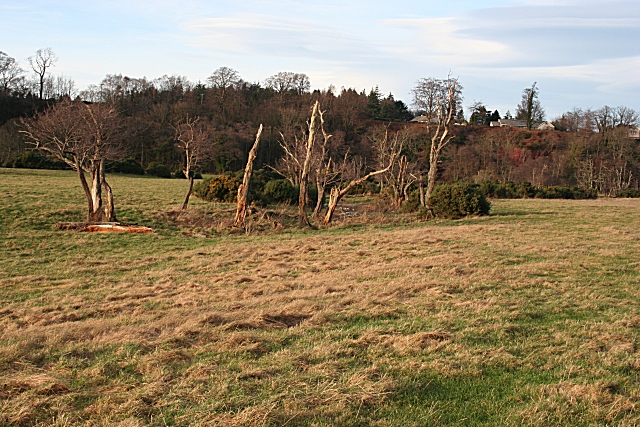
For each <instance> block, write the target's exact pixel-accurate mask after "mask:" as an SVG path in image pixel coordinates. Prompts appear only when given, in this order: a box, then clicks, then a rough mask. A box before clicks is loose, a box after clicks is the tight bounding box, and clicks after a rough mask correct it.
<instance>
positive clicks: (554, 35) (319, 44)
mask: <svg viewBox="0 0 640 427" xmlns="http://www.w3.org/2000/svg"><path fill="white" fill-rule="evenodd" d="M0 17H1V18H0V22H2V25H0V51H3V52H5V53H6V54H7V55H9V56H11V57H14V58H15V59H16V60H17V61H19V63H20V65H21V66H22V67H23V68H25V69H27V68H28V62H27V57H28V56H31V55H33V54H34V53H35V51H36V50H37V49H41V48H47V47H50V48H52V49H53V51H54V52H55V53H56V55H57V56H58V58H59V59H58V61H57V63H56V64H55V67H54V68H53V69H52V73H53V74H54V75H59V74H64V75H65V76H67V77H71V78H73V79H74V80H75V82H76V86H77V87H78V88H79V89H84V88H85V87H86V86H88V85H89V84H99V83H100V81H101V80H102V79H103V78H104V77H105V75H107V74H123V75H127V76H129V77H137V78H139V77H147V78H148V79H154V78H157V77H160V76H162V75H165V74H166V75H181V76H186V77H187V78H188V79H189V80H190V81H192V82H197V81H202V82H205V81H206V79H207V77H208V76H209V75H211V73H212V72H213V71H214V70H216V69H217V68H219V67H221V66H226V67H231V68H233V69H235V70H237V71H238V72H239V74H240V75H241V76H242V78H243V79H244V80H245V81H249V82H263V81H264V80H265V79H266V78H267V77H269V76H271V75H274V74H276V73H278V72H280V71H291V72H297V73H305V74H307V75H308V76H309V79H310V80H311V85H312V88H320V89H324V88H327V87H328V86H329V85H334V86H335V87H336V88H337V89H338V90H339V89H340V88H342V87H345V88H350V87H351V88H355V89H357V90H358V91H361V90H366V91H367V92H368V91H369V90H371V88H373V87H375V86H378V87H379V89H380V91H381V92H382V93H383V94H388V93H393V95H394V96H395V98H396V99H402V100H403V101H405V102H406V103H407V104H411V89H412V88H413V87H414V86H415V84H416V82H417V80H418V79H420V78H426V77H435V78H446V77H447V75H448V74H449V73H451V75H452V76H454V77H458V78H459V80H460V83H461V84H462V86H463V87H464V91H463V96H464V99H465V105H467V106H469V105H471V104H472V103H474V102H476V101H480V102H482V103H484V105H486V106H487V108H488V109H490V110H495V109H498V110H499V112H500V113H502V114H504V113H505V112H506V111H507V110H510V111H511V112H512V113H513V112H514V111H515V108H516V105H517V104H518V103H519V101H520V98H521V94H522V90H523V89H524V88H526V87H530V86H531V85H532V84H533V83H534V82H537V87H538V88H539V91H540V92H539V99H540V102H541V104H542V106H543V107H544V108H545V109H546V112H547V118H548V119H554V118H555V117H557V116H559V115H560V114H562V113H563V112H565V111H568V110H571V109H573V108H574V107H578V108H583V109H586V108H600V107H602V106H603V105H609V106H618V105H625V106H627V107H630V108H634V109H635V110H637V111H640V0H598V1H593V0H579V1H578V0H536V1H532V0H484V1H482V2H478V1H469V0H460V1H456V0H449V1H448V2H445V1H432V0H397V1H388V0H386V1H379V0H368V1H361V0H353V1H348V0H323V1H316V0H306V1H290V0H280V1H276V0H245V1H237V2H232V1H228V0H227V1H221V0H181V1H170V0H128V1H124V0H98V1H96V2H88V1H86V0H82V1H79V0H67V1H55V0H0ZM466 114H467V115H468V112H466Z"/></svg>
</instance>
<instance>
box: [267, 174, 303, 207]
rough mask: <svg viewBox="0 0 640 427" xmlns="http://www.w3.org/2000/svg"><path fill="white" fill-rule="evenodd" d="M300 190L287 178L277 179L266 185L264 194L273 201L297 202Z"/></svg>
mask: <svg viewBox="0 0 640 427" xmlns="http://www.w3.org/2000/svg"><path fill="white" fill-rule="evenodd" d="M299 193H300V190H299V189H298V188H297V187H294V186H293V185H291V183H290V182H289V181H288V180H286V179H275V180H273V181H269V182H267V183H266V184H265V186H264V192H263V194H264V195H265V196H266V197H267V198H268V200H269V201H271V202H272V203H296V202H297V201H298V195H299Z"/></svg>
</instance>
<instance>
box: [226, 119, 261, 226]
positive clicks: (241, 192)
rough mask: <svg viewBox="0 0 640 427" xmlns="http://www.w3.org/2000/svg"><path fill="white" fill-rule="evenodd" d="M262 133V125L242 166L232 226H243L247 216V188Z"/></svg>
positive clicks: (249, 185)
mask: <svg viewBox="0 0 640 427" xmlns="http://www.w3.org/2000/svg"><path fill="white" fill-rule="evenodd" d="M261 135H262V125H260V127H259V128H258V133H257V134H256V141H255V142H254V143H253V147H251V150H250V151H249V157H248V159H247V165H246V167H245V168H244V177H243V178H242V184H240V187H238V206H237V209H236V217H235V220H234V221H233V226H234V227H244V226H245V220H246V218H247V199H248V197H249V190H250V189H251V175H252V174H253V161H254V160H255V159H256V156H257V154H258V146H259V144H260V136H261Z"/></svg>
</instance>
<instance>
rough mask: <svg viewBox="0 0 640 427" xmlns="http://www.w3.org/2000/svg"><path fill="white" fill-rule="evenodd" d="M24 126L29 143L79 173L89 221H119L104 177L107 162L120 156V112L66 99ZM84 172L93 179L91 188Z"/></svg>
mask: <svg viewBox="0 0 640 427" xmlns="http://www.w3.org/2000/svg"><path fill="white" fill-rule="evenodd" d="M21 123H22V127H23V130H21V133H22V134H24V136H25V138H26V140H27V142H28V143H30V144H32V145H33V146H34V148H35V149H37V150H40V151H42V152H44V153H46V154H48V155H50V156H52V157H54V158H56V159H58V160H61V161H63V162H64V163H66V164H67V165H68V166H69V167H71V168H72V169H73V170H75V171H76V172H77V173H78V178H79V179H80V183H81V184H82V189H83V190H84V193H85V196H86V199H87V208H88V209H87V210H88V212H87V221H90V222H101V221H104V220H105V219H106V220H108V221H116V214H115V208H114V202H113V191H112V189H111V186H110V185H109V184H108V183H107V180H106V177H105V171H104V162H105V160H107V159H114V158H118V157H119V156H120V155H121V147H120V136H121V132H122V125H121V119H120V116H119V114H118V111H117V110H116V109H115V108H114V107H112V106H109V105H105V104H84V103H82V102H73V101H71V100H69V99H67V100H65V101H63V102H61V103H58V104H56V105H54V106H52V107H50V108H49V109H48V110H46V111H45V112H43V113H40V114H38V115H36V116H35V117H34V118H32V119H23V120H22V121H21ZM85 173H88V174H89V176H90V177H91V185H90V186H89V183H88V182H87V179H86V177H85ZM103 190H104V191H105V193H106V201H105V203H104V206H103V195H102V191H103Z"/></svg>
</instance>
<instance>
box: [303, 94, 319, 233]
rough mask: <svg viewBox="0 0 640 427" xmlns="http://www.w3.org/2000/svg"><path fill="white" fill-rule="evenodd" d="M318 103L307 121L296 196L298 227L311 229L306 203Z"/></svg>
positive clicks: (314, 105)
mask: <svg viewBox="0 0 640 427" xmlns="http://www.w3.org/2000/svg"><path fill="white" fill-rule="evenodd" d="M318 107H319V103H318V101H316V103H315V104H313V110H312V111H311V120H310V121H309V138H308V139H307V155H306V157H305V159H304V164H303V166H302V174H300V193H299V195H298V227H301V228H302V227H311V223H310V222H309V218H307V212H306V210H307V209H306V207H307V201H308V199H309V167H310V165H311V156H312V149H313V141H314V139H315V137H316V116H317V115H318Z"/></svg>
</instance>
